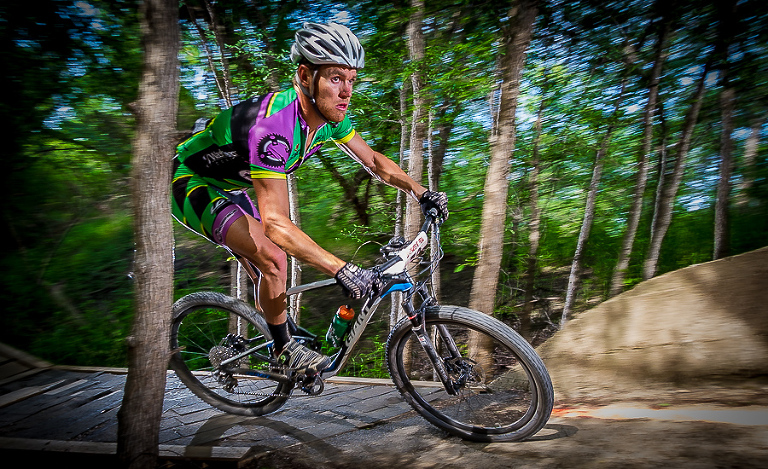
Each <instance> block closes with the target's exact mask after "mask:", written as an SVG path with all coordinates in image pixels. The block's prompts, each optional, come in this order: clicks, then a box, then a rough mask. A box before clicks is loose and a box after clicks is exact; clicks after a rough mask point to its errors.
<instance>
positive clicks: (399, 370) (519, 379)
mask: <svg viewBox="0 0 768 469" xmlns="http://www.w3.org/2000/svg"><path fill="white" fill-rule="evenodd" d="M425 320H426V330H427V332H428V333H429V335H430V338H431V340H430V342H431V343H433V344H434V346H435V349H436V351H437V353H438V355H439V356H440V357H441V361H442V362H443V364H444V365H445V367H446V369H447V371H448V373H449V375H450V377H451V380H452V383H453V385H454V388H455V389H456V394H455V395H451V394H449V393H448V392H447V391H446V389H445V387H444V386H443V384H442V383H441V382H440V381H439V380H437V377H436V375H435V374H434V371H433V368H432V363H431V362H430V360H429V358H428V357H427V354H426V352H425V351H424V349H423V347H422V346H421V345H420V344H419V342H418V340H417V339H416V336H415V334H414V333H413V331H412V329H411V324H410V321H408V320H404V321H401V322H400V323H399V324H398V325H397V326H395V328H394V329H393V331H392V333H391V335H390V338H389V340H388V350H387V360H388V364H389V367H390V374H391V375H392V378H393V381H394V382H395V385H396V386H397V388H398V389H399V390H400V392H401V394H402V395H403V396H404V397H405V399H406V401H408V402H409V404H411V406H412V407H413V408H414V409H415V410H416V411H418V412H419V413H420V414H421V415H422V416H423V417H425V418H426V419H427V420H428V421H430V422H431V423H432V424H434V425H436V426H438V427H440V428H442V429H444V430H446V431H448V432H450V433H453V434H455V435H458V436H460V437H462V438H465V439H468V440H474V441H515V440H522V439H525V438H528V437H530V436H532V435H533V434H535V433H536V432H538V431H539V430H540V429H541V428H542V427H543V426H544V425H545V424H546V422H547V420H548V419H549V415H550V413H551V412H552V406H553V402H554V393H553V390H552V383H551V381H550V378H549V374H548V373H547V371H546V368H545V367H544V364H543V363H542V362H541V359H540V358H539V357H538V355H536V352H535V351H534V350H533V348H532V347H531V346H530V345H529V344H528V343H527V342H526V341H525V340H524V339H522V337H520V336H519V335H518V334H517V333H516V332H514V331H513V330H512V329H511V328H509V327H508V326H506V325H505V324H503V323H501V322H500V321H498V320H496V319H494V318H492V317H490V316H487V315H485V314H483V313H480V312H477V311H472V310H469V309H466V308H459V307H448V306H439V307H434V308H430V309H429V310H428V312H427V314H426V318H425ZM436 326H440V327H441V328H443V329H444V331H446V332H447V333H448V335H447V337H450V339H449V340H452V341H453V342H454V343H455V347H456V349H455V350H457V351H458V352H459V353H460V358H459V357H456V356H454V357H453V358H451V352H450V348H449V346H448V344H447V342H446V340H445V339H444V338H442V337H441V335H440V333H439V332H438V328H437V327H436Z"/></svg>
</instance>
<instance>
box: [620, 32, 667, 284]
mask: <svg viewBox="0 0 768 469" xmlns="http://www.w3.org/2000/svg"><path fill="white" fill-rule="evenodd" d="M668 35H669V23H668V22H667V21H665V22H664V24H663V25H662V26H661V27H660V28H659V37H658V39H657V44H656V57H655V58H654V61H653V67H652V68H651V75H650V77H649V83H648V100H647V101H646V103H645V111H644V113H643V140H642V146H641V149H640V152H639V154H638V158H637V176H636V180H635V191H634V193H633V195H632V205H631V207H630V209H629V217H628V219H627V231H626V232H625V233H624V239H623V241H622V243H621V250H620V251H619V259H618V261H617V262H616V267H615V268H614V270H613V277H612V278H611V290H610V295H611V296H615V295H618V294H619V293H621V292H622V290H623V289H624V278H625V275H626V273H627V268H628V267H629V259H630V257H631V255H632V248H633V246H634V243H635V236H636V235H637V227H638V225H639V224H640V217H641V216H642V213H643V194H644V193H645V186H646V184H647V182H648V160H649V155H650V153H651V147H652V143H653V114H654V112H655V110H656V101H657V99H658V96H659V77H660V76H661V70H662V68H663V65H664V61H665V60H666V49H667V44H666V42H667V36H668ZM659 174H663V173H659Z"/></svg>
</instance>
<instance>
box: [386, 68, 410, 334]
mask: <svg viewBox="0 0 768 469" xmlns="http://www.w3.org/2000/svg"><path fill="white" fill-rule="evenodd" d="M407 109H408V80H405V81H403V86H402V87H401V88H400V155H399V157H400V161H399V165H400V169H405V148H406V145H408V135H409V132H408V118H407V117H406V111H407ZM395 197H396V198H395V230H394V233H393V236H403V232H404V230H403V197H404V194H403V192H402V191H397V195H396V196H395ZM390 298H391V300H390V301H391V304H390V309H389V326H390V328H391V327H392V326H394V325H395V323H397V321H398V320H399V319H400V317H401V316H402V314H401V312H400V310H401V309H402V307H401V303H402V301H403V294H402V293H401V292H393V293H392V294H391V295H390Z"/></svg>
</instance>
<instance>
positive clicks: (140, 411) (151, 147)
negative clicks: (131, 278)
mask: <svg viewBox="0 0 768 469" xmlns="http://www.w3.org/2000/svg"><path fill="white" fill-rule="evenodd" d="M140 11H141V26H142V35H143V45H144V72H143V76H142V79H141V83H140V85H139V96H138V101H137V104H136V124H137V126H136V136H135V140H134V150H133V151H134V156H133V169H132V184H131V192H132V196H133V201H134V204H135V205H134V209H133V210H134V230H135V243H136V253H135V256H136V263H135V265H136V269H135V279H136V293H135V294H136V317H135V320H134V325H133V332H132V335H131V337H129V338H128V359H129V368H128V376H127V378H126V383H125V395H124V397H123V403H122V406H121V407H120V411H119V412H118V438H117V454H118V457H119V459H120V461H121V463H122V464H123V465H124V466H126V467H130V468H148V467H155V466H156V465H157V457H158V444H159V434H160V418H161V416H162V410H163V395H164V393H165V373H166V369H167V366H168V358H169V356H170V351H169V348H168V344H169V329H170V319H171V315H170V312H171V303H172V299H173V253H172V246H173V231H172V226H171V208H170V197H169V194H168V191H169V190H170V183H171V159H172V158H173V152H174V145H175V141H174V139H173V138H172V135H173V133H174V132H175V127H176V112H177V107H178V92H179V89H178V88H179V72H178V51H179V45H180V35H179V26H178V4H177V3H175V2H172V1H170V0H145V1H144V2H142V3H141V6H140Z"/></svg>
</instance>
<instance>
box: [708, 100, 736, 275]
mask: <svg viewBox="0 0 768 469" xmlns="http://www.w3.org/2000/svg"><path fill="white" fill-rule="evenodd" d="M735 95H736V92H735V91H734V89H733V88H732V87H731V86H728V85H726V87H725V88H724V89H723V90H722V91H721V92H720V115H721V122H722V130H721V134H720V179H719V180H718V182H717V198H716V200H715V242H714V252H713V253H712V259H713V260H717V259H721V258H723V257H726V256H728V255H730V229H729V228H730V220H729V219H730V216H729V206H730V202H731V173H732V172H733V141H732V139H731V135H732V134H733V111H734V107H735V101H736V96H735Z"/></svg>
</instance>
